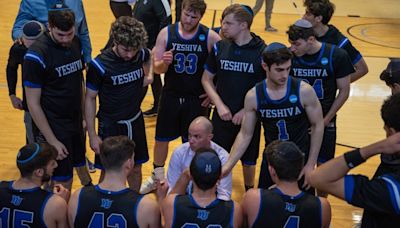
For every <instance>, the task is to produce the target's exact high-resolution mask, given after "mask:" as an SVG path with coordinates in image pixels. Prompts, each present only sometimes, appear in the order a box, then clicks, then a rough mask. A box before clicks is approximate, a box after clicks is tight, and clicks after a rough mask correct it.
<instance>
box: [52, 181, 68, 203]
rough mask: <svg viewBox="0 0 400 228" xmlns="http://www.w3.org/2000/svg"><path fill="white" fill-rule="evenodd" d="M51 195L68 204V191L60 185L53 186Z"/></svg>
mask: <svg viewBox="0 0 400 228" xmlns="http://www.w3.org/2000/svg"><path fill="white" fill-rule="evenodd" d="M53 193H54V194H56V195H58V196H60V197H61V198H63V199H64V200H65V202H67V203H68V201H69V190H68V189H66V188H65V187H64V186H63V185H62V184H55V185H54V188H53Z"/></svg>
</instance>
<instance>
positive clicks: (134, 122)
mask: <svg viewBox="0 0 400 228" xmlns="http://www.w3.org/2000/svg"><path fill="white" fill-rule="evenodd" d="M145 129H146V128H145V126H144V119H143V114H142V112H139V113H138V114H136V116H134V117H133V118H131V119H129V120H120V121H111V120H105V119H101V118H100V119H99V130H98V135H99V137H100V138H101V139H103V140H104V139H106V138H107V137H110V136H118V135H126V136H128V137H129V138H130V139H132V140H133V141H134V142H135V157H134V161H135V164H143V163H145V162H147V161H148V160H149V151H148V149H147V139H146V130H145ZM94 165H95V167H96V168H99V169H103V166H102V164H101V161H100V156H99V155H98V154H96V155H95V159H94Z"/></svg>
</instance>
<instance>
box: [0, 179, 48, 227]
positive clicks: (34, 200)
mask: <svg viewBox="0 0 400 228" xmlns="http://www.w3.org/2000/svg"><path fill="white" fill-rule="evenodd" d="M12 184H13V181H10V182H1V183H0V222H1V223H0V227H2V228H11V227H46V224H45V223H44V220H43V211H44V208H45V206H46V203H47V201H48V199H49V198H50V197H51V196H52V193H50V192H47V191H45V190H42V189H41V188H40V187H36V188H31V189H24V190H17V189H14V188H13V187H12Z"/></svg>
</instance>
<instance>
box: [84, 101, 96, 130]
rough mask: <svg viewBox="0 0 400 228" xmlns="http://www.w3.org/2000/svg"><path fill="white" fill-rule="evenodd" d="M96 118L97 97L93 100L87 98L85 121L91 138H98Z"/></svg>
mask: <svg viewBox="0 0 400 228" xmlns="http://www.w3.org/2000/svg"><path fill="white" fill-rule="evenodd" d="M95 116H96V97H95V98H92V97H89V96H86V98H85V119H86V126H87V130H88V134H89V137H90V138H93V137H95V136H96V130H95Z"/></svg>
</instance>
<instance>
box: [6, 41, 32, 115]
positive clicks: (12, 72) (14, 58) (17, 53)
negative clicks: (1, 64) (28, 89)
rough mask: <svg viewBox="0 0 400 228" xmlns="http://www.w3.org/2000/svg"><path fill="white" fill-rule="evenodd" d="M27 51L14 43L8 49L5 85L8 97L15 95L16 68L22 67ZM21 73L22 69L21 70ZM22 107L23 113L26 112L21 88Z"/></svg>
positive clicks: (22, 46)
mask: <svg viewBox="0 0 400 228" xmlns="http://www.w3.org/2000/svg"><path fill="white" fill-rule="evenodd" d="M27 50H28V49H27V48H26V47H25V46H24V45H23V44H17V43H14V44H13V46H12V47H11V48H10V53H9V55H8V62H7V70H6V74H7V85H8V95H9V96H10V95H15V89H16V87H17V82H18V66H19V65H22V63H23V62H24V56H25V54H26V51H27ZM22 71H23V69H22ZM22 96H23V98H22V107H23V108H24V110H25V111H28V106H27V104H26V98H25V97H26V96H25V88H24V87H22Z"/></svg>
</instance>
